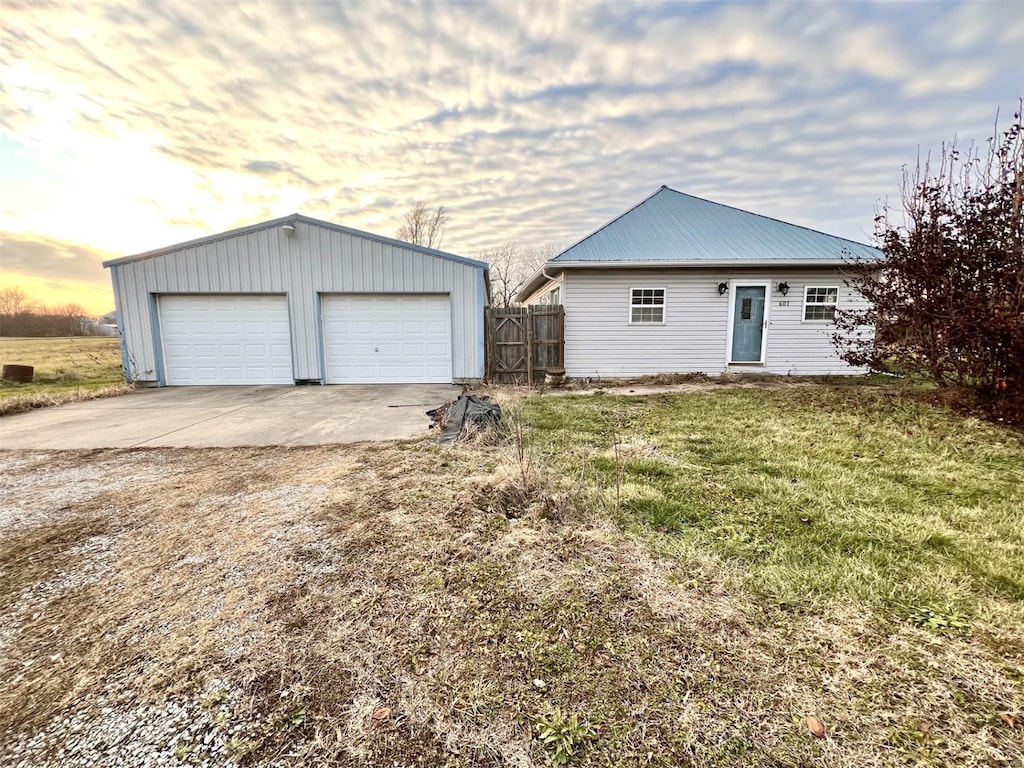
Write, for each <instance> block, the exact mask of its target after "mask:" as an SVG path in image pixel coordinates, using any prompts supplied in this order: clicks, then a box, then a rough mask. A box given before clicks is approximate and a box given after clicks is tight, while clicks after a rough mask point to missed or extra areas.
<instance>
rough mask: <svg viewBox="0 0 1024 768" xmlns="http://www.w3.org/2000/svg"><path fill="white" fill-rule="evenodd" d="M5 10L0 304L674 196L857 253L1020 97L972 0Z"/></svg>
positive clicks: (525, 223)
mask: <svg viewBox="0 0 1024 768" xmlns="http://www.w3.org/2000/svg"><path fill="white" fill-rule="evenodd" d="M37 5H38V4H36V3H32V2H21V1H20V0H18V1H15V2H10V1H9V0H8V1H7V2H5V3H4V11H3V16H2V20H0V288H3V287H9V286H17V287H21V288H23V289H24V290H25V291H26V292H27V293H29V294H30V296H31V297H32V299H33V300H35V301H37V302H39V303H43V304H47V305H60V304H67V303H76V304H80V305H82V306H83V307H84V308H85V309H86V310H87V311H88V312H90V313H92V314H96V315H98V314H101V313H104V312H107V311H109V310H110V309H112V308H113V299H112V295H111V290H110V282H109V281H110V278H109V274H108V273H107V271H106V270H104V269H103V268H102V266H101V262H102V261H103V260H105V259H111V258H117V257H120V256H124V255H127V254H132V253H138V252H142V251H146V250H150V249H154V248H159V247H163V246H166V245H170V244H173V243H177V242H181V241H184V240H188V239H191V238H195V237H201V236H203V235H206V234H211V233H216V232H219V231H223V230H226V229H230V228H233V227H237V226H243V225H246V224H251V223H255V222H259V221H262V220H265V219H270V218H274V217H277V216H283V215H286V214H289V213H292V212H295V211H299V212H301V213H304V214H307V215H309V216H314V217H317V218H322V219H327V220H329V221H334V222H337V223H340V224H344V225H346V226H351V227H355V228H358V229H363V230H367V231H370V232H376V233H379V234H382V235H386V236H394V234H395V232H396V230H397V227H398V225H399V221H400V218H401V216H402V214H403V213H404V212H405V211H407V210H408V209H409V208H410V207H411V205H412V204H413V202H415V201H424V202H426V203H427V204H428V205H431V206H437V205H444V206H445V207H446V208H447V209H448V213H449V224H448V229H447V233H446V236H445V240H444V244H443V247H444V249H445V250H448V251H452V252H454V253H459V254H463V255H466V256H475V255H478V254H479V253H480V252H481V251H482V250H484V249H486V248H489V247H492V246H496V245H498V244H500V243H504V242H510V241H514V242H517V243H520V244H522V245H526V246H537V245H541V244H544V243H558V244H561V245H563V246H565V245H569V244H571V243H572V242H575V241H576V240H578V239H579V238H581V237H583V236H584V235H586V234H587V233H589V232H590V231H592V230H593V229H595V228H596V227H598V226H600V225H602V224H604V223H605V222H607V221H608V220H609V219H611V218H612V217H614V216H616V215H618V214H620V213H622V212H623V211H625V210H626V209H627V208H629V207H630V206H632V205H634V204H636V203H637V202H639V201H640V200H641V199H643V198H644V197H646V196H647V195H649V194H651V193H652V192H654V191H655V190H656V189H657V188H658V187H659V186H661V185H662V184H666V185H668V186H670V187H673V188H675V189H678V190H681V191H683V192H687V193H690V194H694V195H698V196H700V197H705V198H708V199H711V200H715V201H717V202H721V203H725V204H728V205H732V206H736V207H740V208H744V209H746V210H750V211H754V212H757V213H762V214H765V215H769V216H773V217H775V218H779V219H782V220H785V221H791V222H793V223H797V224H802V225H805V226H809V227H813V228H815V229H820V230H823V231H826V232H829V233H830V234H835V235H840V236H843V237H849V238H852V239H856V240H859V241H862V242H867V241H870V237H871V226H872V219H873V216H874V214H875V211H876V206H877V204H878V202H879V201H880V200H881V199H883V198H884V197H886V196H890V197H894V196H895V195H896V193H897V190H898V185H899V182H900V178H901V172H902V170H901V169H902V167H903V166H904V165H905V164H907V163H912V162H913V161H914V160H915V158H916V156H917V154H918V150H919V148H920V150H921V152H922V153H926V152H928V151H933V152H934V151H936V150H937V149H938V148H939V146H940V145H941V143H942V142H943V141H946V140H949V139H951V138H952V137H953V136H958V137H959V139H960V141H961V143H963V144H966V143H969V142H970V141H975V142H979V143H981V142H984V140H985V139H986V138H987V137H988V136H989V135H991V133H992V125H993V118H994V116H995V112H996V110H997V109H1002V110H1003V112H1004V114H1007V116H1008V113H1009V112H1011V111H1013V110H1014V109H1016V107H1017V104H1018V99H1019V98H1020V96H1021V95H1022V93H1024V76H1022V73H1024V56H1022V54H1021V51H1024V10H1022V8H1021V6H1020V5H1019V4H1018V3H1015V2H988V3H947V2H922V3H912V4H908V3H898V4H897V3H893V4H880V5H876V4H868V3H829V4H824V3H822V4H808V3H803V4H788V3H779V4H774V3H772V4H753V3H717V4H709V5H702V4H696V5H694V4H681V3H668V4H666V3H639V4H626V3H611V4H596V3H569V2H552V3H511V2H497V3H454V2H451V3H445V2H442V3H434V4H419V3H414V4H401V5H399V4H394V3H386V2H385V3H359V2H351V3H350V2H345V3H329V2H295V3H283V2H273V3H259V4H256V3H237V4H236V3H227V2H225V3H210V2H204V3H199V2H176V3H158V4H152V5H142V4H138V3H123V2H115V1H113V0H97V2H89V3H81V4H69V3H57V4H54V5H50V6H45V7H37Z"/></svg>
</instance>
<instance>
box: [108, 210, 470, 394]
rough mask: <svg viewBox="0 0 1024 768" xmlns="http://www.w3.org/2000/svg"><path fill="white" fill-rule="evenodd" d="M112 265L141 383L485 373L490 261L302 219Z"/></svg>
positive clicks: (127, 362) (449, 377)
mask: <svg viewBox="0 0 1024 768" xmlns="http://www.w3.org/2000/svg"><path fill="white" fill-rule="evenodd" d="M103 266H105V267H108V268H109V269H110V275H111V280H112V281H113V284H114V300H115V304H116V307H117V317H118V327H119V328H120V329H121V334H122V335H121V354H122V362H123V364H124V367H125V371H126V373H127V375H128V377H129V378H133V379H135V380H136V381H139V382H146V383H152V384H158V385H161V386H163V385H199V384H292V383H295V382H306V381H316V382H321V383H324V384H342V383H346V384H348V383H378V382H379V383H399V382H408V383H428V382H462V381H471V380H477V379H480V378H482V377H483V373H484V305H485V303H486V300H487V299H486V296H487V291H486V279H487V265H486V264H485V263H483V262H480V261H474V260H472V259H466V258H462V257H461V256H455V255H453V254H450V253H444V252H443V251H437V250H433V249H430V248H423V247H420V246H418V245H411V244H409V243H403V242H401V241H398V240H392V239H390V238H386V237H380V236H378V235H373V234H369V233H367V232H360V231H359V230H355V229H349V228H348V227H342V226H339V225H337V224H331V223H329V222H326V221H319V220H317V219H312V218H309V217H307V216H302V215H299V214H295V215H292V216H286V217H284V218H280V219H274V220H273V221H267V222H263V223H262V224H254V225H252V226H249V227H244V228H242V229H235V230H232V231H230V232H224V233H221V234H218V235H211V236H209V237H204V238H200V239H199V240H193V241H190V242H187V243H182V244H180V245H174V246H171V247H169V248H162V249H159V250H156V251H149V252H147V253H140V254H138V255H136V256H128V257H126V258H123V259H114V260H112V261H107V262H104V264H103Z"/></svg>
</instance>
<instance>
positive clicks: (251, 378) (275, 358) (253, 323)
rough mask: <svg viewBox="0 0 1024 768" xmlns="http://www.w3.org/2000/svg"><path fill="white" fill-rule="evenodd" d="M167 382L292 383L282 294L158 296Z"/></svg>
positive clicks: (290, 345) (286, 309) (292, 377)
mask: <svg viewBox="0 0 1024 768" xmlns="http://www.w3.org/2000/svg"><path fill="white" fill-rule="evenodd" d="M160 329H161V334H162V341H163V352H164V376H165V379H166V381H167V383H168V384H172V385H174V384H177V385H181V384H193V385H195V384H294V383H295V378H294V376H293V374H292V342H291V334H290V332H289V329H288V302H287V300H286V299H285V297H284V296H161V297H160Z"/></svg>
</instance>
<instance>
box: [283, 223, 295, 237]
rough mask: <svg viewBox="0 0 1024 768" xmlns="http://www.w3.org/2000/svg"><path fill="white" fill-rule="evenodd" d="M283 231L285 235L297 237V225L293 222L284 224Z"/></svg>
mask: <svg viewBox="0 0 1024 768" xmlns="http://www.w3.org/2000/svg"><path fill="white" fill-rule="evenodd" d="M281 231H282V232H284V236H285V237H295V225H294V224H293V223H292V222H288V223H287V224H285V225H284V226H282V227H281Z"/></svg>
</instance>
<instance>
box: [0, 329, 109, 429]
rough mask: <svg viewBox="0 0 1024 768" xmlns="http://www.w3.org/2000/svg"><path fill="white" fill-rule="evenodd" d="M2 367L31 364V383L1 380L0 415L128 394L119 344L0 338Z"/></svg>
mask: <svg viewBox="0 0 1024 768" xmlns="http://www.w3.org/2000/svg"><path fill="white" fill-rule="evenodd" d="M0 363H2V364H15V365H31V366H34V367H35V380H34V381H32V382H31V383H29V384H16V383H14V382H10V381H2V380H0V415H3V414H7V413H17V412H19V411H25V410H29V409H31V408H40V407H44V406H47V405H57V404H60V403H67V402H72V401H74V400H82V399H86V398H91V397H102V396H106V395H110V394H120V393H121V392H124V391H127V386H126V385H125V383H124V376H123V374H122V372H121V352H120V348H119V347H118V339H117V338H116V337H112V336H71V337H61V338H8V337H0Z"/></svg>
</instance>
